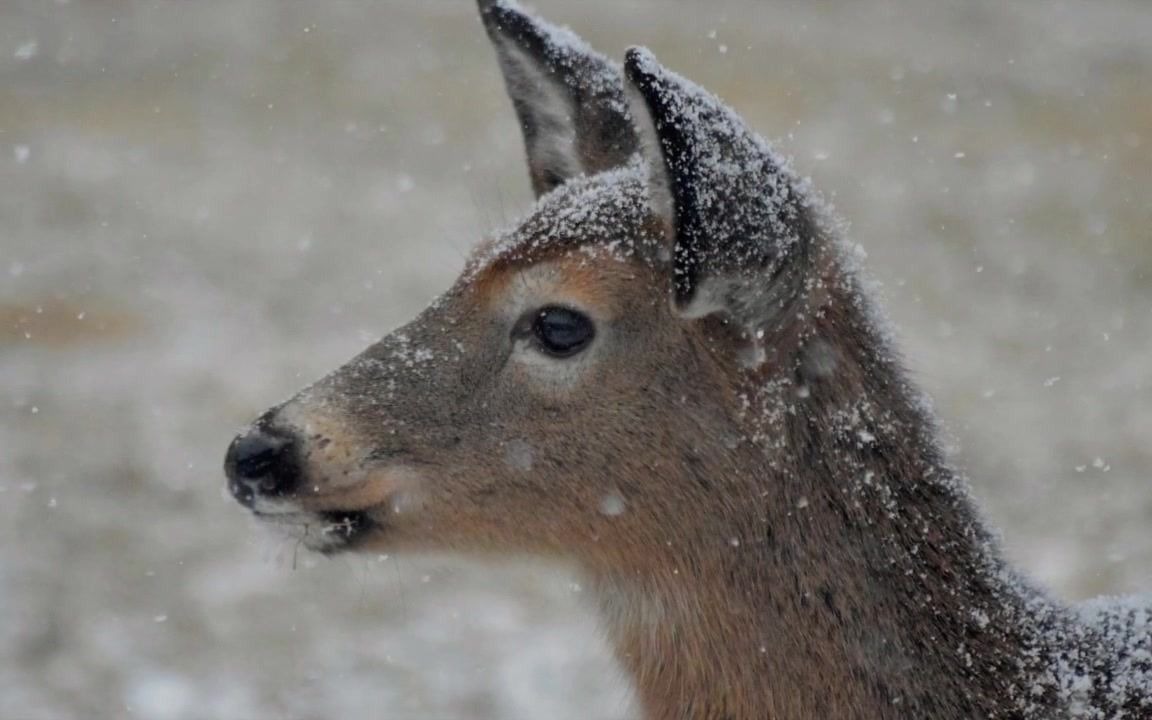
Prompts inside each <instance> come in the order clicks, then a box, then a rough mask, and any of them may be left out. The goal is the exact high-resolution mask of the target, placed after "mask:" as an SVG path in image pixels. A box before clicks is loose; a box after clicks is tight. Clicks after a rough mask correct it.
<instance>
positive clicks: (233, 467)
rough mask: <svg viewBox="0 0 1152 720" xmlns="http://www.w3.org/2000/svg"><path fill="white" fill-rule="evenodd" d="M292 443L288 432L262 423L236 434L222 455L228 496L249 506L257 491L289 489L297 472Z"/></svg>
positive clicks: (274, 492)
mask: <svg viewBox="0 0 1152 720" xmlns="http://www.w3.org/2000/svg"><path fill="white" fill-rule="evenodd" d="M294 445H295V441H294V439H293V437H292V435H291V434H289V433H287V432H285V431H282V430H278V429H276V428H272V427H269V426H267V425H265V424H264V423H257V424H256V425H255V426H254V427H252V428H251V429H250V430H248V431H247V432H244V433H241V434H240V435H237V436H236V438H235V439H234V440H233V441H232V444H231V445H229V446H228V453H227V454H226V455H225V457H224V474H225V475H227V476H228V489H229V490H230V491H231V493H232V496H233V497H235V498H236V500H238V501H239V502H240V504H241V505H244V506H245V507H249V508H250V507H252V506H253V505H255V504H256V497H257V496H259V495H264V496H276V495H285V494H287V493H289V492H291V490H292V488H293V487H294V486H295V485H296V478H297V476H298V475H299V471H298V468H297V467H296V462H295V460H294V454H293V448H294Z"/></svg>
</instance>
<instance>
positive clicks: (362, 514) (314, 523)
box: [252, 510, 382, 555]
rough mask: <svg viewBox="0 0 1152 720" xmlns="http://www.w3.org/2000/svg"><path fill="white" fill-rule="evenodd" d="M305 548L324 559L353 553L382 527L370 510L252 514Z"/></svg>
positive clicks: (257, 511)
mask: <svg viewBox="0 0 1152 720" xmlns="http://www.w3.org/2000/svg"><path fill="white" fill-rule="evenodd" d="M252 514H253V515H254V516H255V517H256V518H257V519H258V520H260V521H261V522H263V523H265V524H267V525H271V526H273V527H275V528H276V529H278V530H281V531H283V532H284V533H285V534H287V535H288V537H289V539H292V540H295V541H296V542H298V543H300V544H301V545H303V546H304V547H306V548H308V549H309V550H312V551H314V552H318V553H321V554H323V555H331V554H334V553H337V552H343V551H345V550H352V549H354V548H355V547H356V546H357V545H359V544H360V543H361V542H362V541H363V540H364V539H365V538H367V537H368V536H369V535H372V534H373V533H374V532H376V531H378V530H380V529H381V527H382V525H381V524H380V522H379V521H378V520H376V519H375V518H374V517H373V516H372V515H371V514H370V513H369V512H368V511H367V510H325V511H321V512H306V511H300V512H261V511H259V510H256V511H254V512H253V513H252Z"/></svg>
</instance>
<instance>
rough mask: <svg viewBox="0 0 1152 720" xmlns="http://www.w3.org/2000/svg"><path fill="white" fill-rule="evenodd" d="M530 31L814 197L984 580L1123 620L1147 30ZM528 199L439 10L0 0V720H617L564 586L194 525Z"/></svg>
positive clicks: (603, 665)
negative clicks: (994, 545) (941, 453)
mask: <svg viewBox="0 0 1152 720" xmlns="http://www.w3.org/2000/svg"><path fill="white" fill-rule="evenodd" d="M537 6H538V8H539V9H540V10H541V11H542V12H543V13H545V14H546V15H547V16H548V17H550V18H552V19H554V20H556V21H559V22H562V23H565V24H570V25H572V26H573V27H574V29H576V30H577V31H578V32H579V33H581V34H582V35H584V36H585V37H586V38H587V39H588V40H589V41H590V42H592V43H593V44H594V45H595V46H597V47H598V48H600V49H602V50H604V51H606V52H608V53H610V54H614V55H616V56H621V55H622V51H623V49H624V48H625V47H626V46H628V45H630V44H644V45H648V46H650V47H651V48H652V49H653V50H654V51H655V52H656V53H657V55H658V56H659V57H660V58H661V59H662V60H663V61H664V62H665V63H667V64H668V65H670V66H671V67H672V68H674V69H676V70H679V71H681V72H683V73H684V74H686V75H688V76H690V77H692V78H694V79H695V80H697V81H699V82H701V83H703V84H704V85H706V86H707V87H709V88H711V89H712V90H714V91H715V92H717V93H718V94H720V95H721V96H722V97H724V98H726V99H727V100H728V101H729V102H730V103H731V104H733V105H734V106H735V107H736V108H737V109H738V110H739V111H740V112H742V113H743V114H744V116H745V117H746V118H747V119H748V120H749V122H750V123H751V124H752V125H753V126H755V127H756V128H758V129H759V130H760V131H761V132H762V133H763V134H765V135H766V136H767V137H769V138H772V139H775V140H776V141H777V142H778V144H779V146H780V147H781V148H782V149H783V150H784V151H785V152H786V153H788V154H790V155H793V156H794V157H795V165H796V167H797V168H798V169H799V171H800V172H802V173H804V174H810V175H811V176H812V177H813V179H814V181H815V183H816V185H817V186H818V187H819V188H821V189H822V190H823V191H824V192H825V193H826V194H827V195H828V196H829V197H830V198H831V199H832V200H833V202H834V203H835V205H836V206H837V208H838V209H839V211H840V213H841V214H842V215H843V216H844V217H845V218H846V219H847V220H848V221H849V222H850V223H851V233H852V237H853V240H854V241H855V242H859V243H860V244H861V245H862V246H863V248H864V249H865V250H866V251H867V254H868V261H867V264H868V266H869V268H870V271H871V273H872V275H873V276H874V278H875V279H876V280H877V281H878V282H879V283H881V284H882V286H883V287H882V291H883V295H884V303H885V306H886V308H887V310H888V312H889V314H890V315H891V316H892V318H893V319H894V321H895V323H896V325H897V326H898V328H899V333H900V337H901V339H902V344H903V350H904V352H905V354H906V356H907V360H908V364H909V365H910V367H911V368H912V371H913V374H914V376H915V377H916V378H917V380H918V381H919V382H920V383H921V384H922V385H923V386H925V387H926V388H927V389H928V390H929V392H930V393H931V395H932V396H933V397H934V398H935V400H936V403H937V406H938V410H939V413H940V415H941V417H942V420H943V423H944V425H945V426H946V428H947V431H948V441H949V446H950V449H951V450H952V452H953V453H954V457H955V459H956V461H957V462H958V463H959V464H961V465H962V466H963V467H965V468H966V469H967V471H968V472H969V473H970V475H971V477H972V483H973V486H974V490H975V493H976V495H977V497H978V498H979V500H980V501H981V503H982V505H983V507H984V508H985V510H986V513H987V515H988V516H989V518H990V520H991V521H992V522H994V524H995V525H997V526H998V527H999V528H1000V529H1001V530H1002V532H1003V536H1004V542H1005V545H1006V547H1007V551H1008V552H1009V554H1010V555H1011V556H1012V557H1013V558H1014V559H1015V560H1016V561H1017V562H1018V563H1020V564H1021V565H1022V566H1023V567H1024V568H1025V569H1026V570H1027V571H1028V572H1029V573H1030V574H1031V575H1033V576H1034V577H1035V578H1037V579H1038V580H1040V581H1042V582H1044V583H1046V584H1047V585H1049V586H1050V587H1051V588H1052V589H1053V591H1054V592H1056V593H1057V594H1059V595H1060V596H1062V597H1065V598H1068V599H1080V598H1085V597H1088V596H1092V595H1096V594H1101V593H1128V592H1142V591H1143V592H1147V591H1152V362H1150V361H1152V82H1150V80H1149V78H1152V40H1150V39H1152V6H1150V5H1148V4H1147V3H1146V2H1142V1H1138V0H1132V1H1131V2H1127V1H1124V0H1097V1H1096V2H1092V3H1084V2H1078V1H1076V2H1073V1H1068V2H1051V1H1048V0H1040V1H1029V2H1004V0H974V1H971V2H963V3H961V2H955V3H953V2H945V1H943V0H931V1H924V0H919V1H917V2H911V1H909V2H907V3H901V2H872V1H869V2H852V3H842V2H825V1H818V2H798V1H797V2H766V1H762V0H717V1H715V2H707V3H705V2H687V1H676V0H587V1H585V2H580V3H572V2H563V1H562V0H538V2H537ZM529 203H530V195H529V192H528V181H527V176H526V171H525V168H524V164H523V159H522V149H521V146H520V136H519V132H518V130H517V128H516V125H515V121H514V118H513V113H512V110H511V106H510V103H509V102H508V100H507V99H506V98H505V96H504V90H503V86H502V84H501V81H500V78H499V75H498V72H497V67H496V63H495V59H494V56H493V54H492V52H491V50H490V48H489V47H488V45H487V40H486V38H485V36H484V33H483V31H482V29H481V27H480V24H479V22H478V19H477V17H476V12H475V8H474V6H473V3H471V2H469V1H468V0H437V1H429V2H420V3H416V2H401V1H399V0H395V1H391V2H327V3H304V2H279V1H277V0H247V1H246V2H225V1H223V0H220V1H209V2H197V3H191V2H151V3H144V2H128V1H126V0H85V1H73V2H48V1H47V0H9V1H7V2H3V3H0V717H3V718H11V719H13V720H40V719H56V718H106V717H107V718H111V717H141V718H155V719H157V720H183V719H188V720H199V719H201V718H212V719H218V720H234V719H235V720H248V719H251V720H262V719H263V718H299V719H302V720H303V719H310V718H316V719H324V718H336V717H345V716H349V717H379V718H390V719H409V718H413V719H414V718H444V719H448V718H493V719H505V718H621V719H622V718H629V717H633V716H634V711H633V709H632V707H631V706H630V705H629V700H628V688H627V686H626V684H625V683H624V682H623V681H622V680H621V679H620V678H619V675H618V674H617V672H616V670H615V668H614V666H613V664H612V661H611V659H610V656H609V654H608V651H607V649H606V646H605V644H604V642H603V640H602V639H601V637H600V635H599V633H598V631H597V629H596V625H595V622H594V620H593V619H592V617H591V615H590V614H589V613H588V611H587V609H586V605H587V603H586V602H585V598H584V596H583V591H582V589H581V586H580V579H579V578H578V577H576V576H575V575H573V574H572V573H571V572H570V571H568V570H567V569H565V568H554V567H543V566H536V565H530V564H529V565H525V564H518V563H509V564H508V565H506V566H498V567H497V566H491V565H484V566H480V565H474V564H470V563H468V562H466V561H462V560H459V559H451V558H414V557H400V558H395V557H387V556H379V557H375V556H373V557H367V558H347V557H341V558H337V559H333V560H325V559H323V558H317V557H314V556H311V555H304V554H301V555H299V556H297V555H296V554H295V553H294V552H293V548H291V547H285V546H284V545H283V543H276V542H272V541H271V540H269V539H267V535H266V534H265V533H264V532H261V531H260V530H259V529H258V528H256V527H255V525H254V523H252V522H251V521H249V520H248V518H247V517H246V515H245V513H244V512H243V511H242V510H241V508H240V507H239V506H238V505H236V504H235V503H234V502H233V501H231V500H230V499H229V498H227V497H225V496H224V494H223V492H222V489H223V478H222V473H221V469H220V467H221V461H222V457H223V452H224V449H225V446H226V444H227V442H228V441H229V439H230V438H231V436H232V435H233V433H234V432H236V431H237V430H238V429H239V428H240V426H241V425H242V424H243V423H245V422H246V421H247V420H248V419H250V418H251V417H252V416H253V415H254V414H256V413H257V412H259V411H262V410H263V409H265V408H266V407H268V406H269V405H271V404H273V403H275V402H278V401H279V400H281V399H283V398H284V397H286V396H288V395H289V394H291V393H292V392H293V391H295V390H296V389H297V388H298V387H299V386H301V385H303V384H304V383H306V382H308V381H310V380H312V379H314V378H315V377H317V376H318V375H320V374H322V373H324V372H326V371H327V370H330V369H332V368H334V367H335V366H337V365H338V364H339V363H341V362H342V361H344V360H345V359H347V358H348V357H350V356H351V355H353V354H354V353H355V352H357V351H358V350H359V349H360V348H361V347H363V346H364V345H366V344H367V343H368V342H370V341H372V340H373V339H375V338H377V337H379V336H381V335H382V334H384V333H385V332H386V331H388V330H389V329H390V328H392V327H393V326H395V325H396V324H398V323H400V322H401V321H403V320H405V319H406V318H408V317H409V316H411V315H412V314H414V313H415V312H417V311H418V310H420V309H421V308H422V307H423V306H424V305H425V304H426V303H427V302H428V301H429V300H430V299H431V298H432V297H434V296H435V295H436V294H437V293H438V292H439V291H441V290H442V289H444V288H445V287H446V286H447V285H448V283H449V282H450V281H451V280H452V279H453V278H454V277H455V275H456V273H457V272H458V271H459V270H460V268H461V267H462V265H463V262H464V258H465V256H466V254H467V252H468V250H469V247H470V246H471V245H472V243H473V242H474V241H476V240H477V239H479V238H480V237H481V236H482V235H484V234H485V233H488V232H490V231H492V230H494V229H495V228H499V227H501V226H503V225H505V224H507V223H509V222H511V221H512V220H513V219H514V218H515V217H516V216H518V215H519V214H520V213H522V212H523V211H525V210H526V209H527V208H528V207H529Z"/></svg>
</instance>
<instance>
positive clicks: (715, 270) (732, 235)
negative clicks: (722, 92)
mask: <svg viewBox="0 0 1152 720" xmlns="http://www.w3.org/2000/svg"><path fill="white" fill-rule="evenodd" d="M624 74H625V77H626V80H627V84H628V86H629V92H630V97H632V98H634V101H633V102H634V106H633V111H632V115H633V117H634V118H636V126H637V133H638V134H639V135H640V138H641V149H642V151H643V152H644V153H645V155H646V157H647V158H648V161H649V163H650V165H651V169H650V194H651V195H652V198H653V206H654V210H655V211H656V212H657V213H658V214H665V216H666V217H667V218H668V219H669V221H670V226H671V227H672V229H673V236H674V240H673V248H672V258H673V272H674V277H673V289H674V290H673V305H674V307H675V308H676V309H677V310H678V311H679V312H680V314H681V315H682V316H684V317H689V318H696V317H703V316H706V315H712V314H714V313H721V312H722V313H726V314H727V315H728V316H729V317H731V318H732V319H734V320H735V321H737V322H739V323H741V324H742V325H743V326H744V327H745V328H746V329H747V330H748V331H749V332H750V333H755V332H756V331H758V330H762V329H764V328H765V327H766V326H768V325H771V324H772V323H773V322H774V321H775V320H776V319H777V318H778V317H779V316H780V315H781V313H782V312H783V311H785V310H786V309H787V308H788V307H789V305H790V304H791V303H792V301H794V300H795V299H796V298H797V297H798V296H799V294H800V292H801V290H802V288H803V280H804V276H805V273H806V271H807V266H808V262H809V253H810V250H811V247H810V246H811V244H812V240H813V238H814V236H815V235H816V234H818V233H819V232H820V231H819V229H818V227H817V226H816V225H815V224H814V222H813V220H812V213H811V212H810V208H809V201H808V199H807V196H806V194H805V192H804V191H803V184H802V183H801V182H800V181H799V180H797V178H796V177H795V176H794V175H793V174H792V172H791V171H790V170H789V169H788V167H787V165H786V164H785V162H784V161H783V160H782V159H781V158H780V157H778V156H777V155H776V154H775V153H774V152H773V151H772V150H771V149H770V148H769V147H768V145H767V144H766V143H765V142H764V141H763V140H762V139H761V138H760V137H759V136H757V135H756V134H755V133H753V132H752V131H750V130H749V129H748V128H747V127H746V126H745V125H744V122H743V121H742V120H741V119H740V118H739V117H738V116H737V115H736V114H735V113H734V112H733V111H732V110H731V109H730V108H728V107H727V106H725V105H724V103H723V102H721V101H720V100H719V99H717V98H716V97H715V96H714V95H712V94H710V93H708V92H707V91H705V90H703V89H702V88H700V87H699V86H697V85H695V84H693V83H692V82H690V81H688V80H685V79H684V78H682V77H680V76H679V75H676V74H675V73H672V72H670V71H668V70H666V69H665V68H664V67H662V66H661V65H660V64H659V63H658V62H657V61H656V59H655V58H654V57H653V56H652V54H651V53H650V52H648V51H647V50H645V49H643V48H631V49H630V50H628V53H627V55H626V57H625V61H624ZM642 110H643V112H641V111H642Z"/></svg>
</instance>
